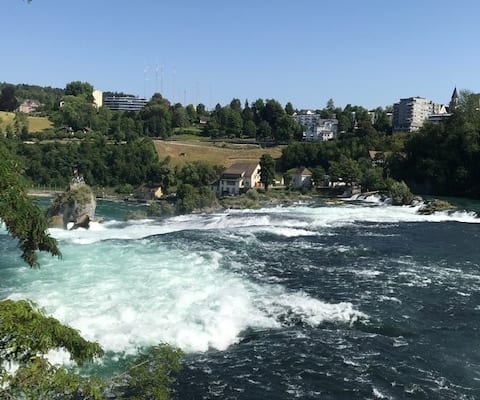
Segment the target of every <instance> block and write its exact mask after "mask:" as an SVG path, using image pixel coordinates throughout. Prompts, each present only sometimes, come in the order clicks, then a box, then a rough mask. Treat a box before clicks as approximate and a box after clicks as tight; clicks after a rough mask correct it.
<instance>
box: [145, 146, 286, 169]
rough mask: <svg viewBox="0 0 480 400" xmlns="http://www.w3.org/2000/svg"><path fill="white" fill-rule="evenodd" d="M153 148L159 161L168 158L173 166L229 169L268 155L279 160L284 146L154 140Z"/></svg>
mask: <svg viewBox="0 0 480 400" xmlns="http://www.w3.org/2000/svg"><path fill="white" fill-rule="evenodd" d="M154 143H155V148H156V149H157V152H158V155H159V157H160V158H161V159H164V158H165V157H167V156H170V159H171V164H172V165H173V166H176V165H183V164H185V163H186V162H192V161H208V162H210V163H213V164H217V165H223V166H225V167H229V166H230V165H232V164H234V163H236V162H239V161H250V160H251V161H253V160H259V159H260V157H261V156H262V154H265V153H268V154H270V155H271V156H272V157H273V158H274V159H278V158H280V156H281V155H282V148H283V147H284V146H276V147H269V148H260V147H259V146H256V145H245V144H242V145H237V144H231V143H224V142H203V141H193V140H191V141H174V142H172V141H163V140H155V141H154Z"/></svg>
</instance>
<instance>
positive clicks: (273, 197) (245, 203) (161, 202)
mask: <svg viewBox="0 0 480 400" xmlns="http://www.w3.org/2000/svg"><path fill="white" fill-rule="evenodd" d="M60 194H61V192H59V191H54V190H30V191H29V192H28V195H29V196H31V197H37V198H49V199H52V201H53V199H55V198H56V197H57V196H58V195H60ZM370 196H377V197H378V198H379V200H380V201H381V202H385V204H391V205H394V206H395V205H397V206H401V205H404V206H418V205H421V207H420V208H419V210H418V213H419V214H422V215H430V214H433V213H435V212H442V211H445V212H454V211H457V210H458V208H457V207H456V206H455V205H453V204H451V203H450V202H449V201H447V200H441V199H437V198H429V199H426V198H424V197H422V196H419V195H414V194H412V193H410V192H409V193H408V194H407V195H406V197H400V199H397V201H395V199H394V197H395V194H392V193H391V192H390V193H389V192H388V191H371V192H362V193H357V194H355V195H353V196H352V195H351V194H350V193H348V191H345V188H342V189H341V190H339V189H338V188H336V189H333V188H330V189H326V188H324V189H323V190H308V191H307V190H290V189H285V188H280V189H278V188H277V189H271V190H268V191H265V190H264V189H261V190H256V189H250V190H248V191H247V192H246V193H243V194H240V195H237V196H225V197H220V198H218V202H217V203H216V204H215V205H210V206H207V207H202V208H198V209H193V210H191V211H188V212H184V213H175V207H174V206H172V203H171V200H168V199H157V200H150V201H147V200H142V199H135V198H125V197H124V196H121V195H118V194H117V195H114V194H112V195H105V196H103V197H100V196H99V197H97V200H101V201H108V202H116V203H137V204H144V205H145V207H146V208H145V210H141V211H138V210H137V211H135V212H131V213H128V214H127V215H126V217H125V218H126V219H143V218H151V217H169V216H172V215H175V214H195V213H209V212H218V211H222V210H230V209H237V210H239V209H240V210H241V209H259V208H268V207H279V206H280V207H288V206H292V205H295V204H301V203H312V202H318V201H323V202H324V204H326V205H334V204H340V203H342V202H343V201H345V200H352V198H353V200H358V201H364V200H366V199H367V198H368V197H370Z"/></svg>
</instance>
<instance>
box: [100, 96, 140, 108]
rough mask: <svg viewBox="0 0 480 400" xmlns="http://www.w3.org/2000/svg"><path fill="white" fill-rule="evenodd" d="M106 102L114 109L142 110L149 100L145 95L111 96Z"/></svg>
mask: <svg viewBox="0 0 480 400" xmlns="http://www.w3.org/2000/svg"><path fill="white" fill-rule="evenodd" d="M104 103H105V105H106V106H107V107H108V108H109V109H110V110H112V111H140V110H141V109H143V107H145V105H146V104H147V103H148V100H147V99H144V98H143V97H133V96H109V97H106V98H105V101H104Z"/></svg>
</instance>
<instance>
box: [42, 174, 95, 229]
mask: <svg viewBox="0 0 480 400" xmlns="http://www.w3.org/2000/svg"><path fill="white" fill-rule="evenodd" d="M96 206H97V202H96V200H95V195H94V194H93V191H92V189H91V188H90V187H89V186H88V185H85V184H84V183H79V184H72V185H70V187H69V189H68V190H67V191H65V192H64V193H62V194H61V195H59V196H58V197H57V198H56V199H55V200H54V201H53V203H52V205H51V206H50V208H49V209H48V211H47V218H48V219H49V221H50V227H62V228H64V229H67V225H68V223H70V222H73V223H74V225H73V228H72V229H74V228H79V227H82V228H88V226H89V223H90V221H92V220H93V219H94V218H95V209H96Z"/></svg>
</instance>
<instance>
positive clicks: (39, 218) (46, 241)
mask: <svg viewBox="0 0 480 400" xmlns="http://www.w3.org/2000/svg"><path fill="white" fill-rule="evenodd" d="M21 172H22V169H21V166H20V163H19V161H18V160H17V159H16V158H14V157H13V155H12V153H11V151H10V150H9V149H8V148H7V147H6V145H5V144H4V143H2V142H0V220H1V221H3V222H4V223H5V226H6V227H7V230H8V232H9V233H10V234H11V235H12V236H13V237H15V238H17V239H18V241H19V244H18V246H19V247H20V250H21V251H22V258H23V259H24V260H25V262H26V263H27V264H28V265H30V266H32V267H33V266H37V265H38V260H37V254H36V250H41V251H47V252H50V253H51V254H52V255H55V256H60V251H59V249H58V247H57V243H56V241H55V239H53V238H52V237H51V236H50V235H49V234H48V233H47V223H46V221H45V218H44V217H43V214H42V212H41V211H40V209H39V208H38V207H37V206H35V205H34V204H33V203H32V201H31V200H30V199H29V198H28V197H27V192H26V189H25V183H24V181H23V179H22V176H21Z"/></svg>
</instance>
